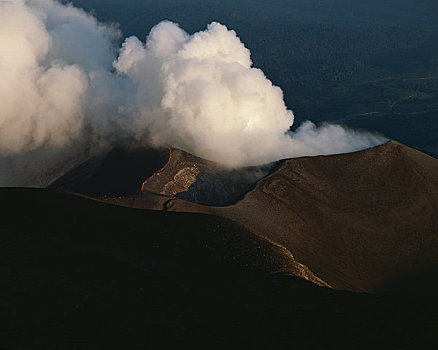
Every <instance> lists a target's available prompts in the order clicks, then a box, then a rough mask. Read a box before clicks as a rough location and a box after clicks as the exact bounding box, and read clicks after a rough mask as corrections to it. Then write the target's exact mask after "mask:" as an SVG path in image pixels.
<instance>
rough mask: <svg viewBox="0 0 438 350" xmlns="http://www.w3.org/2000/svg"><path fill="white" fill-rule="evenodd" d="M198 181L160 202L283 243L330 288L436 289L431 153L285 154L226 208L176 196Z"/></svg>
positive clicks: (396, 149)
mask: <svg viewBox="0 0 438 350" xmlns="http://www.w3.org/2000/svg"><path fill="white" fill-rule="evenodd" d="M178 164H180V163H178V162H177V163H176V164H175V165H174V166H173V167H171V166H169V167H167V168H166V169H165V170H164V171H163V172H162V173H160V174H156V175H154V176H153V177H152V178H151V179H150V180H149V182H148V183H147V184H146V185H145V186H144V191H148V190H149V186H150V188H151V189H152V190H153V191H155V192H156V193H163V191H164V190H165V188H167V187H168V186H170V185H173V183H174V182H175V179H176V178H177V174H178V171H180V170H181V169H183V168H184V166H183V165H180V166H179V167H178ZM195 179H196V178H195V177H193V179H192V180H190V181H188V182H187V183H186V186H185V188H182V187H181V188H180V189H179V190H180V191H181V192H178V191H175V192H176V193H168V195H174V197H175V198H174V199H172V200H169V199H167V200H166V202H162V203H164V204H165V209H167V210H173V211H193V212H204V213H209V214H215V215H220V216H223V217H227V218H231V219H233V220H235V221H237V222H239V223H241V224H243V225H245V226H246V227H247V228H249V229H251V230H252V231H253V232H256V233H257V234H259V235H260V236H263V237H267V238H268V239H270V240H272V241H274V242H276V243H278V244H280V245H282V246H284V247H285V248H287V249H288V250H289V251H290V252H291V253H292V254H293V256H294V257H295V259H296V261H297V262H299V263H301V264H303V265H304V266H307V267H308V268H309V269H310V271H312V272H313V274H314V275H315V276H317V277H318V278H320V279H321V280H323V281H325V282H326V283H327V284H328V285H330V286H332V287H334V288H339V289H348V290H353V291H365V292H402V293H403V292H415V293H437V292H438V287H437V282H436V281H435V276H436V273H437V271H438V269H437V267H438V160H436V159H434V158H432V157H429V156H427V155H425V154H423V153H421V152H418V151H416V150H414V149H411V148H409V147H406V146H404V145H402V144H399V143H397V142H394V141H391V142H388V143H386V144H384V145H381V146H378V147H375V148H371V149H368V150H364V151H360V152H355V153H351V154H342V155H333V156H321V157H304V158H299V159H288V160H284V161H282V162H281V164H280V165H278V167H277V169H276V170H275V171H273V172H272V173H271V174H270V175H268V176H266V177H265V178H263V179H262V180H261V181H259V182H258V184H257V187H256V188H255V189H254V190H253V191H250V192H249V193H248V194H247V195H246V196H245V197H244V199H243V200H241V201H239V202H238V203H237V204H235V205H232V206H228V207H212V206H201V205H198V204H196V203H188V202H186V201H182V200H180V199H178V198H176V197H178V196H181V194H182V193H184V192H182V191H185V190H187V187H188V186H187V184H190V183H191V182H195ZM195 183H196V182H195ZM191 186H192V187H193V184H192V185H191ZM160 191H161V192H160ZM189 191H190V189H189ZM145 203H146V204H145ZM134 205H137V206H139V207H142V206H143V207H147V201H144V202H143V203H142V202H141V200H138V201H137V202H136V203H134ZM157 207H159V206H157V205H156V204H155V208H157Z"/></svg>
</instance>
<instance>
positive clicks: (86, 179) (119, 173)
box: [49, 147, 169, 198]
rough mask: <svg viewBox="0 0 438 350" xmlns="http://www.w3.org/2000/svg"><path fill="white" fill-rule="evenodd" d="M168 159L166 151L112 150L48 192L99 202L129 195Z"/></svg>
mask: <svg viewBox="0 0 438 350" xmlns="http://www.w3.org/2000/svg"><path fill="white" fill-rule="evenodd" d="M168 159H169V150H168V149H167V148H162V149H153V148H138V147H115V148H113V149H112V150H110V151H109V152H108V153H105V154H101V155H99V156H96V157H93V158H92V159H89V160H88V161H86V162H85V163H83V164H81V165H79V166H78V167H76V168H74V169H73V170H71V171H69V172H68V173H67V174H65V175H64V176H62V177H60V178H59V179H57V180H56V181H54V182H53V183H52V184H51V185H50V186H49V188H51V189H58V190H64V191H70V192H75V193H80V194H84V195H87V196H92V197H98V198H100V197H114V196H127V195H132V194H135V193H137V192H139V191H140V189H141V185H142V183H143V181H145V180H146V179H147V178H148V177H150V176H151V175H152V174H154V172H156V171H157V170H159V169H161V168H162V167H163V166H164V165H165V164H166V162H167V160H168Z"/></svg>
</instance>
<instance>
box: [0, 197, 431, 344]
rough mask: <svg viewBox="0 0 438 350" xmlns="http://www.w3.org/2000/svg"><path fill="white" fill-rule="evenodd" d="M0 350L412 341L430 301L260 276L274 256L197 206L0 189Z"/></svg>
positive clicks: (279, 262)
mask: <svg viewBox="0 0 438 350" xmlns="http://www.w3.org/2000/svg"><path fill="white" fill-rule="evenodd" d="M0 198H1V213H2V218H1V220H0V259H1V260H0V275H1V276H2V282H3V283H2V286H1V288H0V312H1V315H2V319H3V320H4V321H6V322H5V323H4V326H2V328H1V330H0V347H1V348H5V349H99V348H123V349H144V348H149V347H151V346H152V345H153V344H154V346H155V347H157V346H158V347H159V348H163V347H166V346H168V345H177V346H178V347H182V346H183V345H187V344H193V343H198V345H202V346H204V347H208V348H222V349H223V348H248V347H261V346H264V347H271V348H272V347H273V346H274V347H276V346H278V345H280V344H282V345H283V346H288V347H290V346H292V345H293V346H294V347H298V346H299V347H300V348H311V349H315V348H332V347H336V348H348V349H352V348H363V349H371V348H376V347H382V346H385V348H412V347H422V346H423V347H424V346H425V345H427V344H431V343H433V342H436V341H437V340H438V339H437V335H436V327H437V320H436V312H437V306H436V303H435V301H434V299H432V298H427V297H425V298H421V299H416V298H411V297H384V296H371V295H361V294H354V293H347V292H339V291H333V290H330V289H327V288H321V287H317V286H316V285H314V284H311V283H308V282H305V281H303V280H299V279H296V278H294V277H290V276H285V275H284V274H280V275H279V274H270V273H268V270H275V269H277V268H278V267H281V266H283V265H287V263H288V262H287V259H286V258H284V256H283V255H282V254H281V251H280V250H278V249H276V248H275V246H274V247H273V246H271V245H270V244H268V243H267V242H266V241H263V240H261V239H259V238H257V237H256V236H254V235H253V234H251V233H250V232H248V231H247V230H245V229H243V228H242V227H240V226H239V225H236V224H233V223H232V222H230V221H228V220H226V219H221V218H217V217H209V216H206V215H200V214H185V213H163V212H151V211H147V210H135V209H129V208H123V207H117V206H112V205H108V204H103V203H99V202H95V201H91V200H88V199H84V198H79V197H75V196H72V195H67V194H62V193H56V192H51V191H47V190H30V189H2V190H0Z"/></svg>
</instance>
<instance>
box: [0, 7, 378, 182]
mask: <svg viewBox="0 0 438 350" xmlns="http://www.w3.org/2000/svg"><path fill="white" fill-rule="evenodd" d="M119 37H120V33H119V32H118V31H117V29H116V28H115V27H114V26H110V25H103V24H100V23H98V22H97V20H96V19H95V18H94V17H92V16H90V15H88V14H86V13H85V12H83V11H82V10H79V9H77V8H74V7H72V6H71V5H68V6H65V5H61V4H59V3H57V2H55V1H54V0H32V1H26V0H17V1H14V2H10V3H2V4H0V42H1V47H2V50H1V51H0V166H1V168H2V173H1V174H0V185H3V186H5V185H11V184H14V185H23V184H26V185H28V184H31V185H41V184H44V182H47V181H48V180H42V175H41V173H44V172H48V171H49V170H50V171H52V170H53V169H56V168H57V167H58V168H59V167H61V168H62V166H61V165H62V164H63V162H64V163H65V162H66V161H67V160H70V161H69V162H70V163H71V159H72V157H73V158H75V157H76V155H77V154H80V153H82V154H85V153H86V154H89V152H92V151H93V150H95V149H96V148H99V147H103V146H105V145H106V144H108V143H111V142H114V141H116V140H118V139H121V138H133V139H135V140H136V141H138V142H141V143H153V144H155V145H163V144H167V145H171V146H174V147H178V148H181V149H184V150H186V151H188V152H191V153H194V154H196V155H198V156H201V157H204V158H207V159H210V160H215V161H217V162H219V163H222V164H223V165H225V166H241V165H255V164H261V163H266V162H270V161H273V160H277V159H280V158H285V157H296V156H301V155H317V154H330V153H344V152H351V151H356V150H358V149H362V148H367V147H370V146H374V145H376V144H379V143H382V142H383V141H384V140H383V139H382V138H379V137H375V136H372V135H369V134H360V133H354V132H351V131H348V130H346V129H344V128H342V127H340V126H323V127H321V128H316V127H315V126H314V125H313V124H311V123H310V122H306V123H304V124H303V125H302V126H301V127H300V128H298V129H297V131H296V132H294V133H290V132H289V131H288V130H289V127H290V126H291V125H292V123H293V113H292V112H291V111H290V110H288V109H287V108H286V106H285V104H284V101H283V93H282V91H281V89H280V88H278V87H276V86H273V85H272V83H271V82H270V81H269V80H268V79H267V78H266V77H265V75H264V74H263V72H262V71H261V70H260V69H256V68H253V67H252V62H251V59H250V52H249V50H248V49H247V48H245V46H244V45H243V44H242V42H241V41H240V40H239V38H238V37H237V35H236V33H235V32H234V31H232V30H228V29H227V28H226V27H225V26H223V25H221V24H219V23H211V24H210V25H209V26H208V27H207V30H205V31H203V32H199V33H196V34H194V35H189V34H188V33H186V32H185V31H183V30H182V29H181V28H179V27H178V25H176V24H174V23H171V22H167V21H165V22H161V23H159V24H158V25H157V26H155V27H154V28H153V29H152V30H151V32H150V34H149V36H148V37H147V41H146V43H145V44H144V43H142V42H141V41H140V40H139V39H137V38H136V37H130V38H127V39H126V40H125V41H124V43H123V45H122V47H121V49H119V53H117V51H118V49H117V47H118V45H117V42H118V40H119ZM117 55H118V57H117ZM84 150H87V152H88V153H87V152H85V151H84ZM84 152H85V153H84ZM29 155H32V159H33V161H34V162H35V164H34V165H32V164H29V163H28V162H27V159H28V157H29ZM17 167H20V168H23V169H24V168H26V169H27V171H26V173H27V174H28V175H27V178H28V179H30V180H26V181H24V180H23V179H24V178H23V177H21V178H20V176H17V175H16V174H17V173H19V172H20V171H19V170H17ZM32 173H33V174H34V175H35V174H36V176H32V175H29V174H32ZM32 179H33V180H32ZM36 179H37V180H36Z"/></svg>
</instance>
